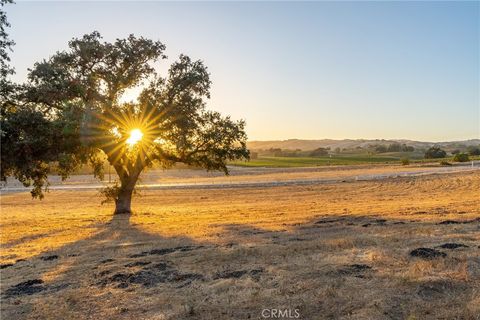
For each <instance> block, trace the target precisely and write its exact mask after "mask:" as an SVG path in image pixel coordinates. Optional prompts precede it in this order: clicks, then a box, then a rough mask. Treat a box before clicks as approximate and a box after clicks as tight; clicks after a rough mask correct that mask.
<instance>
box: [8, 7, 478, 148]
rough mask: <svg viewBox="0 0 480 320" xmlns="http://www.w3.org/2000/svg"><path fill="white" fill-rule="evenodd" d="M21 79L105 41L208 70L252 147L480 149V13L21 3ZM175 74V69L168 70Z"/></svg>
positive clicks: (16, 21) (16, 61) (17, 35)
mask: <svg viewBox="0 0 480 320" xmlns="http://www.w3.org/2000/svg"><path fill="white" fill-rule="evenodd" d="M6 9H7V13H8V18H9V20H10V22H11V24H12V28H11V29H10V34H11V37H12V38H13V39H14V40H15V41H16V43H17V45H16V46H15V48H14V50H15V51H14V53H13V54H12V64H13V65H14V67H15V68H16V71H17V74H16V75H15V79H16V80H18V81H23V80H24V79H25V77H26V73H27V71H26V69H27V68H28V67H31V66H32V65H33V63H34V62H35V61H38V60H40V59H42V58H47V57H48V56H49V55H51V54H52V53H54V52H55V51H57V50H61V49H65V48H66V44H67V42H68V40H70V39H71V38H72V37H74V36H81V35H83V34H84V33H89V32H91V31H93V30H98V31H100V32H101V34H102V35H103V36H104V38H105V40H113V39H115V38H119V37H125V36H127V35H128V34H130V33H134V34H136V35H142V36H145V37H149V38H152V39H158V40H161V41H162V42H163V43H165V44H166V46H167V52H166V53H167V55H168V56H169V58H170V59H174V58H175V57H177V56H178V55H179V54H180V53H186V54H188V55H190V56H191V57H192V58H195V59H202V60H204V61H205V63H206V65H207V66H208V67H209V70H210V72H211V75H212V81H213V87H212V99H211V100H210V102H209V108H211V109H215V110H218V111H221V112H223V113H225V114H231V115H232V116H233V117H234V118H236V119H240V118H243V119H246V121H247V130H248V134H249V138H250V139H251V140H267V139H288V138H305V139H322V138H407V139H415V140H425V141H443V140H457V139H470V138H479V137H480V96H479V91H480V78H479V77H480V76H479V73H480V66H479V46H480V45H479V41H480V40H479V35H480V26H479V23H480V22H479V19H480V5H479V2H454V3H453V2H357V3H351V2H336V3H333V2H303V3H289V2H278V3H272V2H248V3H220V2H210V3H201V2H196V3H185V2H182V3H163V2H140V3H139V2H136V3H134V2H84V3H80V2H21V1H18V2H17V4H15V5H9V6H8V7H7V8H6ZM165 68H166V65H165Z"/></svg>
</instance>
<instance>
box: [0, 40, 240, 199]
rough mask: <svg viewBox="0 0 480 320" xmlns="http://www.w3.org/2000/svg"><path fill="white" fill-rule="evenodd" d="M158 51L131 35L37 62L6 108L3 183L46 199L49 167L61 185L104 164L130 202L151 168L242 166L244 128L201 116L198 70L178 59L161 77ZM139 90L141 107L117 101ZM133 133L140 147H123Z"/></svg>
mask: <svg viewBox="0 0 480 320" xmlns="http://www.w3.org/2000/svg"><path fill="white" fill-rule="evenodd" d="M164 50H165V46H164V45H163V44H162V43H161V42H158V41H152V40H149V39H145V38H142V37H140V38H137V37H135V36H133V35H130V36H129V37H128V38H126V39H117V40H116V41H114V42H113V43H108V42H102V41H101V36H100V34H99V33H98V32H93V33H91V34H87V35H85V36H83V37H82V38H79V39H72V40H71V41H70V42H69V49H68V50H67V51H61V52H57V53H56V54H54V55H53V56H51V57H50V58H49V59H48V60H43V61H41V62H38V63H36V64H35V65H34V67H33V68H32V69H31V70H30V73H29V75H28V79H29V81H28V83H26V84H24V85H22V86H19V87H18V88H17V92H16V94H15V100H14V101H13V102H12V101H11V102H9V103H8V104H6V103H4V104H3V106H4V107H3V108H2V117H1V125H2V131H1V134H2V164H1V166H2V168H1V173H2V179H5V177H6V176H8V175H12V176H15V177H16V178H18V179H20V180H21V181H22V182H23V181H25V183H26V184H28V183H32V184H33V186H34V191H35V192H32V195H33V196H34V197H36V196H42V187H45V186H46V185H47V174H48V172H49V170H50V169H51V168H52V165H55V166H57V167H58V168H57V170H58V172H60V174H61V175H62V177H63V178H67V177H68V175H69V174H70V173H71V172H72V171H73V170H74V169H75V168H77V167H78V166H80V165H82V164H85V163H89V164H90V165H91V166H92V167H93V168H94V172H95V176H96V177H99V178H102V177H103V167H104V166H103V162H104V160H105V159H107V160H108V161H109V162H110V163H111V165H112V166H113V167H114V168H115V170H116V172H117V174H118V176H119V179H120V186H119V187H118V188H120V189H119V190H120V191H119V190H116V191H115V190H113V191H115V192H116V194H117V195H118V194H127V195H128V194H131V193H132V192H133V189H134V187H135V184H136V181H137V179H138V177H139V175H140V173H141V172H142V171H143V170H144V168H146V167H148V166H151V165H152V164H153V163H155V162H156V163H158V164H160V165H161V166H162V167H165V168H168V167H170V166H172V165H173V164H175V163H176V162H182V163H185V164H188V165H192V166H198V167H202V168H205V169H207V170H221V171H223V172H224V173H226V174H228V170H227V166H226V163H227V161H232V160H235V159H248V157H249V152H248V150H247V148H246V140H247V136H246V133H245V122H244V121H233V120H231V119H230V117H228V116H227V117H223V116H222V115H221V114H220V113H218V112H212V111H208V110H206V108H205V106H206V99H208V98H209V97H210V84H211V82H210V76H209V73H208V71H207V68H206V67H205V65H204V64H203V62H202V61H199V60H197V61H194V60H191V59H190V58H189V57H187V56H185V55H180V57H179V58H178V60H177V61H176V62H174V63H173V64H172V65H171V66H170V68H169V70H168V73H167V76H166V77H161V76H159V75H158V74H157V73H156V72H155V68H154V63H156V62H158V61H160V60H162V59H164V58H165V57H166V56H165V55H164ZM138 86H142V88H143V90H142V92H141V94H140V96H139V98H138V100H137V101H134V102H129V103H124V102H122V96H123V94H124V93H125V91H126V90H127V89H129V88H136V87H138ZM135 128H139V129H140V130H141V131H142V133H143V139H142V141H141V142H139V143H138V144H135V145H129V144H128V143H127V142H128V138H129V132H130V131H131V130H132V129H135ZM38 168H42V170H39V169H38ZM114 189H115V188H114ZM43 190H45V189H43ZM115 192H113V193H112V191H111V190H110V191H108V192H107V195H114V193H115Z"/></svg>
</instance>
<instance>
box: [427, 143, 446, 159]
mask: <svg viewBox="0 0 480 320" xmlns="http://www.w3.org/2000/svg"><path fill="white" fill-rule="evenodd" d="M446 156H447V153H446V152H445V151H444V150H442V149H440V148H439V147H435V146H434V147H430V148H428V150H427V151H425V159H439V158H445V157H446Z"/></svg>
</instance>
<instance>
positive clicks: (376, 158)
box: [230, 152, 479, 168]
mask: <svg viewBox="0 0 480 320" xmlns="http://www.w3.org/2000/svg"><path fill="white" fill-rule="evenodd" d="M422 156H423V155H418V154H412V153H410V154H408V153H401V152H396V153H388V154H382V155H378V154H377V155H368V154H348V155H332V156H331V157H330V156H325V157H273V156H259V157H258V158H257V159H252V160H250V161H234V162H231V163H230V164H231V165H235V166H241V167H280V168H281V167H315V166H329V165H354V164H369V163H377V164H380V163H400V160H401V159H402V158H408V159H410V163H422V162H436V163H438V162H440V161H442V160H445V161H448V162H453V161H452V159H453V158H452V157H448V158H444V159H423V158H422ZM470 158H471V159H472V160H475V159H477V160H478V158H479V157H470Z"/></svg>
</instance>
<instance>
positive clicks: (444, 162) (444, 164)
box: [440, 160, 452, 166]
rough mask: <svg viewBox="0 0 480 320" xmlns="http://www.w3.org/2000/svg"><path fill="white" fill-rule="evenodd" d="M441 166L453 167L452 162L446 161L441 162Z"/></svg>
mask: <svg viewBox="0 0 480 320" xmlns="http://www.w3.org/2000/svg"><path fill="white" fill-rule="evenodd" d="M440 165H441V166H451V165H452V164H451V163H450V162H448V161H446V160H442V161H440Z"/></svg>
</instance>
